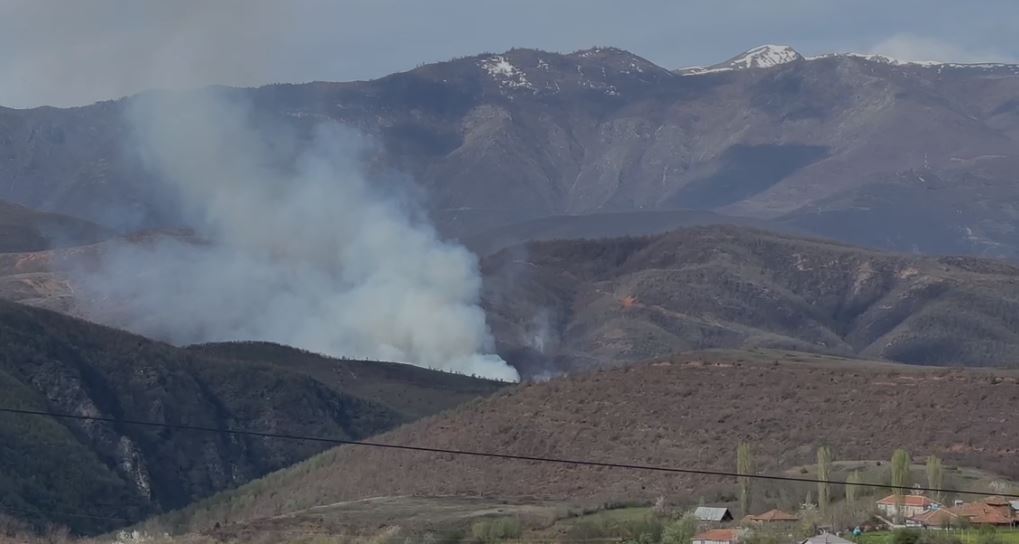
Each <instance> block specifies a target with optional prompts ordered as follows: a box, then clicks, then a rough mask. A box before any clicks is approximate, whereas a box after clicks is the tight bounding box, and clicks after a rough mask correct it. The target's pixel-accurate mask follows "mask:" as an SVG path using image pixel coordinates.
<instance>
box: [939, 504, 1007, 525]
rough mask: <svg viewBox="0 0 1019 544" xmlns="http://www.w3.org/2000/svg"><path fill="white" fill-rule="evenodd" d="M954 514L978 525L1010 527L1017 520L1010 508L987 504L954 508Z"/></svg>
mask: <svg viewBox="0 0 1019 544" xmlns="http://www.w3.org/2000/svg"><path fill="white" fill-rule="evenodd" d="M952 512H954V513H956V514H958V515H960V516H962V517H964V518H966V519H968V520H969V522H970V523H975V524H978V525H1009V524H1011V523H1013V522H1015V521H1017V520H1016V518H1015V516H1014V515H1013V514H1012V510H1011V508H1009V507H1008V506H995V505H992V504H987V503H986V502H970V503H966V504H962V505H959V506H956V507H955V508H952Z"/></svg>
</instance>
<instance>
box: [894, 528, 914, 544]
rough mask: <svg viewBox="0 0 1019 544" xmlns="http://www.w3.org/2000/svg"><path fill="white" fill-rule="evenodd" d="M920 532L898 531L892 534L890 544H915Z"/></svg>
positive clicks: (910, 530)
mask: <svg viewBox="0 0 1019 544" xmlns="http://www.w3.org/2000/svg"><path fill="white" fill-rule="evenodd" d="M919 540H920V531H919V530H917V529H899V530H897V531H895V532H894V533H892V544H917V543H918V542H919Z"/></svg>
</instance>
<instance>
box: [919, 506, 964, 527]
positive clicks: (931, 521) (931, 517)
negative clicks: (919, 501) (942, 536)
mask: <svg viewBox="0 0 1019 544" xmlns="http://www.w3.org/2000/svg"><path fill="white" fill-rule="evenodd" d="M960 522H961V518H960V517H959V514H956V513H955V512H954V511H953V510H952V509H950V508H935V509H933V510H928V511H926V512H923V513H921V514H917V515H915V516H913V517H911V518H909V519H907V520H906V525H909V526H911V527H924V528H928V527H930V528H935V529H949V528H952V527H958V526H959V524H960Z"/></svg>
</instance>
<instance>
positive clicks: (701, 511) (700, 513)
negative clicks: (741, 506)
mask: <svg viewBox="0 0 1019 544" xmlns="http://www.w3.org/2000/svg"><path fill="white" fill-rule="evenodd" d="M693 517H695V518H697V521H713V522H715V523H722V522H723V521H732V520H733V517H732V512H730V511H729V509H728V508H723V507H720V506H717V507H716V506H698V507H697V509H696V510H694V511H693Z"/></svg>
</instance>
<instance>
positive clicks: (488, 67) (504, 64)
mask: <svg viewBox="0 0 1019 544" xmlns="http://www.w3.org/2000/svg"><path fill="white" fill-rule="evenodd" d="M479 64H480V65H481V67H482V68H483V69H484V70H485V71H486V72H488V75H490V76H492V79H495V80H496V81H498V82H499V86H500V87H503V88H510V89H515V88H516V89H519V88H523V89H532V90H533V89H534V85H532V84H531V82H530V81H528V80H527V74H525V73H524V72H523V71H521V70H520V69H519V68H517V67H516V66H513V64H512V63H511V62H510V61H508V60H506V57H503V56H502V55H495V56H492V57H488V58H486V59H482V60H481V62H480V63H479Z"/></svg>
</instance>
